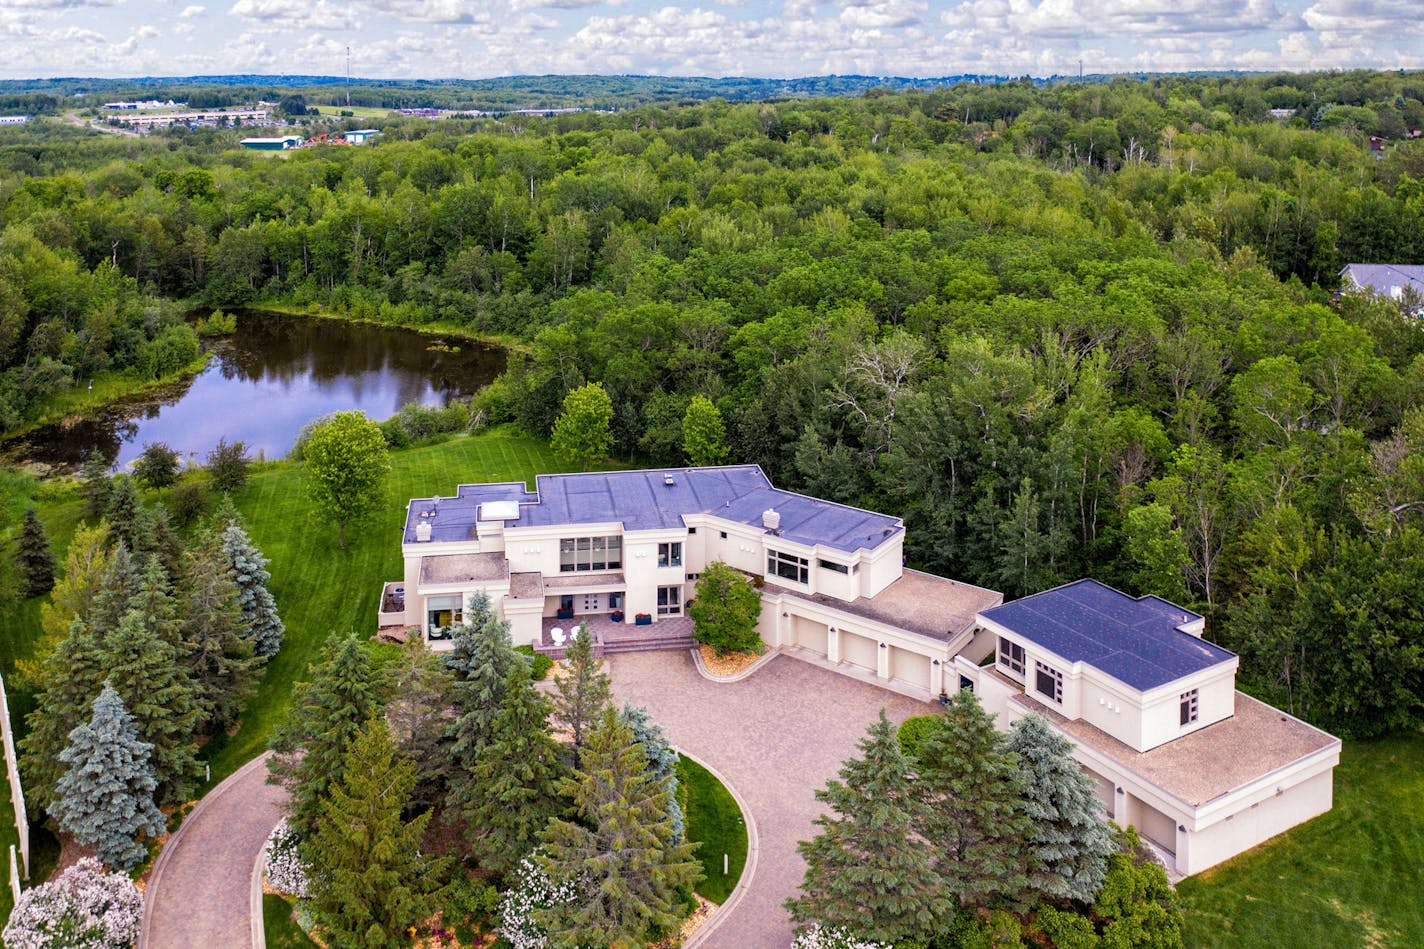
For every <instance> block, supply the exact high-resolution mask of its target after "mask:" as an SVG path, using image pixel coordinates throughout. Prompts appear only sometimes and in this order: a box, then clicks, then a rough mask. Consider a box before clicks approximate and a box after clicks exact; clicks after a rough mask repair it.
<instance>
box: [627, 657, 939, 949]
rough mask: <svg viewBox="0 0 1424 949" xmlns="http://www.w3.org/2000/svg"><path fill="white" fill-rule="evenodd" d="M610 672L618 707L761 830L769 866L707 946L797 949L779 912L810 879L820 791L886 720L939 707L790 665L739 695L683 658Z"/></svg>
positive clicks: (767, 672)
mask: <svg viewBox="0 0 1424 949" xmlns="http://www.w3.org/2000/svg"><path fill="white" fill-rule="evenodd" d="M605 664H606V668H607V670H608V673H609V675H610V676H611V677H612V679H613V693H614V696H615V697H616V699H617V700H618V701H619V702H620V703H622V702H631V703H633V704H635V705H646V706H647V707H648V710H649V711H650V712H651V713H652V716H653V718H654V719H655V720H656V721H657V722H658V723H659V724H660V725H662V726H663V727H664V728H665V729H667V733H668V737H669V739H671V741H672V742H673V744H674V745H676V746H677V747H679V748H685V749H687V751H688V753H689V754H691V755H693V756H694V757H696V758H698V759H699V760H702V761H705V762H707V763H708V764H710V765H712V767H714V768H716V769H717V770H718V771H719V772H721V773H722V774H723V775H725V776H726V778H727V780H728V781H729V782H731V783H732V784H734V785H736V787H737V790H738V791H739V792H740V793H741V795H742V797H743V799H745V800H746V802H747V805H748V806H749V807H750V808H751V811H752V817H753V819H754V820H755V821H756V825H757V831H758V833H759V835H760V847H761V854H760V859H759V860H758V863H757V866H756V869H755V872H754V875H753V877H752V879H751V880H750V881H748V882H749V883H750V887H749V890H748V892H747V893H746V895H745V896H744V897H743V898H742V900H741V901H740V902H739V903H737V905H736V906H734V907H732V909H731V910H730V912H729V914H728V916H727V917H726V918H725V919H724V920H723V921H722V922H721V924H720V925H718V926H717V928H716V929H715V930H714V931H713V932H712V933H711V935H710V937H709V938H708V939H707V941H706V942H705V943H704V944H703V945H705V946H707V947H708V949H722V947H725V949H781V947H784V946H786V945H788V944H789V943H790V941H791V922H790V920H789V919H788V917H787V915H786V911H785V910H784V909H782V907H781V903H782V901H783V900H784V899H786V898H787V897H788V896H794V895H795V893H796V888H797V887H798V886H800V884H801V878H802V875H803V874H804V873H805V871H806V864H805V862H804V861H802V859H801V856H800V855H799V854H798V853H797V852H796V842H797V841H798V840H803V839H806V838H809V837H810V836H811V835H812V833H813V832H814V831H815V829H816V828H815V826H814V825H813V824H812V821H813V820H815V818H816V817H817V816H818V815H820V814H821V813H822V812H823V810H824V808H823V806H822V805H821V803H820V802H819V801H817V800H816V797H815V792H816V789H818V788H821V787H824V786H825V783H826V781H827V780H828V779H830V778H833V777H835V776H836V772H837V771H838V770H839V768H840V764H841V762H842V761H844V760H845V759H846V758H849V757H850V756H851V755H853V754H855V751H856V748H855V743H856V741H858V740H859V739H860V738H861V737H862V736H863V735H864V734H865V730H866V728H867V727H869V725H870V723H871V722H873V721H874V720H875V717H876V715H877V714H879V711H880V709H881V708H884V709H885V710H886V714H888V715H889V716H890V718H891V719H892V720H893V721H896V722H899V721H902V720H903V719H905V718H908V717H909V716H911V715H923V714H926V713H928V712H930V711H932V710H933V709H934V708H935V706H933V705H931V704H928V703H925V702H918V701H915V700H914V699H910V698H906V697H904V696H902V695H898V694H896V693H894V692H889V691H887V690H884V689H880V688H876V687H875V686H873V685H869V684H866V683H864V682H860V681H857V680H855V679H851V678H849V677H846V676H841V675H836V674H835V673H834V672H829V671H827V670H825V669H820V668H818V667H816V666H812V665H810V664H809V663H805V662H801V661H799V660H797V659H793V658H791V657H790V656H777V657H776V658H775V659H772V660H771V661H770V662H769V663H767V664H766V665H765V666H763V667H762V668H761V669H759V670H757V671H756V673H754V674H753V675H752V676H750V677H749V678H747V679H744V680H742V681H740V682H731V683H724V682H711V681H708V680H707V679H704V678H703V677H702V676H701V675H699V674H698V672H697V670H696V668H695V667H694V666H693V663H692V657H691V653H685V652H647V653H625V654H620V655H615V656H609V657H608V658H607V659H606V660H605Z"/></svg>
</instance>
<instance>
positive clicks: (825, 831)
mask: <svg viewBox="0 0 1424 949" xmlns="http://www.w3.org/2000/svg"><path fill="white" fill-rule="evenodd" d="M858 747H859V748H860V751H861V757H859V758H852V759H850V760H849V761H847V762H845V763H844V764H843V765H841V769H840V780H831V781H829V782H827V783H826V787H825V789H824V790H820V791H817V792H816V800H818V801H821V802H822V803H824V804H826V805H828V806H829V807H830V810H831V813H830V814H827V815H822V816H820V817H818V818H816V821H815V822H816V824H817V825H818V826H819V827H820V828H821V830H820V832H818V833H817V834H816V836H815V837H813V838H812V839H811V840H809V841H802V842H801V843H799V844H797V845H796V849H797V850H798V851H799V852H800V854H801V855H802V856H803V857H805V858H806V876H805V879H804V880H803V881H802V883H801V893H802V895H801V896H799V897H796V898H793V899H789V900H787V901H786V908H787V909H788V910H790V912H791V915H792V918H794V919H796V920H798V921H800V922H815V923H819V924H821V925H822V926H825V927H843V928H845V929H846V930H849V931H850V932H853V933H855V934H856V935H857V936H858V937H860V938H862V939H869V940H874V941H876V942H878V943H887V944H895V943H900V942H909V941H927V940H929V939H930V938H931V937H933V936H935V935H936V934H937V933H939V932H940V931H941V930H942V928H943V926H944V923H945V921H946V920H948V919H950V918H951V917H952V916H953V915H954V912H955V906H954V903H953V900H952V898H951V896H950V895H949V894H948V893H947V892H946V891H945V890H944V886H943V883H942V882H941V880H940V877H939V874H938V873H936V872H935V870H934V868H933V866H932V865H931V862H930V854H931V848H930V847H926V846H925V843H924V841H923V840H920V839H917V838H916V837H915V835H914V828H916V827H918V826H920V825H921V824H923V823H924V821H925V818H926V814H925V807H926V805H925V803H924V802H923V801H922V800H921V799H920V798H919V797H918V796H917V795H916V793H915V788H914V782H913V780H912V768H913V764H912V761H911V760H910V759H909V758H907V757H906V756H905V754H904V752H903V751H901V750H900V742H899V739H898V738H897V737H896V735H895V729H894V727H893V726H892V725H891V724H890V722H889V721H888V720H887V719H886V717H885V710H884V709H881V711H880V719H879V720H878V721H877V722H875V723H874V724H872V725H871V726H870V729H869V731H868V732H867V733H866V736H865V737H864V738H862V739H861V740H860V743H859V746H858Z"/></svg>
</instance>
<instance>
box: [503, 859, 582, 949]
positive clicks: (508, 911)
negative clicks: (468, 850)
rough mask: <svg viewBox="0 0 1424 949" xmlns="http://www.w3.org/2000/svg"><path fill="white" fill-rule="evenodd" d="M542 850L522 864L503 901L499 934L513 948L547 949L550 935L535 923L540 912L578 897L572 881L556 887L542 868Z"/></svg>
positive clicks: (520, 863)
mask: <svg viewBox="0 0 1424 949" xmlns="http://www.w3.org/2000/svg"><path fill="white" fill-rule="evenodd" d="M537 853H538V851H535V853H532V854H530V855H529V856H527V857H525V858H524V859H523V860H521V861H520V862H519V869H518V870H516V871H515V872H514V885H513V886H511V887H510V888H509V892H507V893H505V894H504V899H502V900H500V902H499V919H500V926H499V934H500V935H501V936H503V937H504V941H505V942H507V943H509V944H510V946H512V947H513V949H544V947H545V946H547V945H548V944H549V936H548V934H547V933H545V932H544V930H543V928H542V927H541V926H540V925H539V923H538V921H537V920H535V918H534V917H535V914H536V912H537V911H538V910H542V909H548V908H549V907H551V906H557V905H559V904H560V903H571V902H573V900H574V899H575V898H576V897H577V896H578V893H577V890H576V888H575V886H574V884H573V882H572V881H567V882H565V883H561V884H559V885H558V886H555V885H554V883H553V882H552V881H551V880H550V879H549V875H548V874H547V873H545V872H544V870H543V868H542V867H540V866H539V861H538V860H537V859H536V855H537Z"/></svg>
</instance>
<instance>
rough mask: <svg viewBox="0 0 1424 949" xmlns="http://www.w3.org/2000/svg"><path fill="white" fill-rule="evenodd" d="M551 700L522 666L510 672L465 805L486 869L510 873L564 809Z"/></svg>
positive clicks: (469, 832) (470, 833)
mask: <svg viewBox="0 0 1424 949" xmlns="http://www.w3.org/2000/svg"><path fill="white" fill-rule="evenodd" d="M550 711H551V709H550V706H549V701H548V699H546V698H544V696H542V695H540V694H539V692H538V690H536V689H535V688H534V685H533V683H532V682H530V680H529V672H528V670H527V669H526V668H525V666H524V664H523V663H516V664H515V666H514V668H513V669H511V670H510V673H509V679H508V681H507V683H506V685H505V697H504V703H503V705H501V706H500V710H499V714H498V715H496V716H495V720H494V726H493V728H492V729H491V732H490V736H489V740H488V741H487V742H485V744H484V745H482V746H481V747H480V749H479V751H478V753H477V754H476V756H475V764H474V768H473V769H471V773H470V782H469V795H468V798H467V800H466V802H465V806H464V809H463V810H464V817H465V829H466V830H465V832H466V834H467V836H468V837H469V840H470V846H471V849H472V850H473V851H474V854H475V856H476V857H477V858H478V859H479V861H480V864H481V865H482V866H485V867H488V868H489V869H491V870H493V871H495V872H496V873H500V874H508V873H510V872H512V871H513V870H514V868H515V867H517V866H519V861H520V860H522V859H523V858H524V856H525V855H526V854H528V853H529V851H531V850H532V849H534V846H535V845H536V844H537V843H538V841H539V834H540V832H541V831H543V829H544V828H545V826H547V825H548V823H549V819H550V818H552V817H555V816H557V815H558V814H560V813H561V812H562V811H563V801H562V800H561V798H560V796H559V785H560V781H561V780H562V778H563V776H564V768H563V766H562V764H561V762H560V760H559V746H558V743H557V742H555V741H554V739H553V736H551V735H550V734H549V713H550Z"/></svg>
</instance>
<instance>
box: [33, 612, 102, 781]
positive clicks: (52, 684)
mask: <svg viewBox="0 0 1424 949" xmlns="http://www.w3.org/2000/svg"><path fill="white" fill-rule="evenodd" d="M106 666H107V660H106V658H105V655H104V644H103V637H102V636H100V635H99V634H98V633H97V632H96V631H95V630H94V629H93V627H92V626H90V625H89V624H88V623H85V622H84V621H82V620H80V619H75V620H73V621H72V622H71V623H70V624H69V633H68V635H66V636H65V637H64V638H63V639H62V640H60V642H59V645H57V646H56V647H55V648H54V649H53V650H51V651H50V654H49V656H48V657H47V658H46V659H45V661H44V665H43V668H42V670H41V675H40V682H41V683H43V685H42V687H41V690H40V692H39V694H38V695H36V696H35V709H34V711H32V712H30V714H29V715H27V716H25V722H26V723H27V724H28V725H29V732H28V734H26V735H25V737H24V738H22V739H20V770H21V772H22V773H23V774H24V776H25V794H26V796H27V797H28V798H29V799H30V802H31V803H32V804H36V805H38V806H40V807H42V808H45V809H48V808H49V807H50V805H51V804H52V803H53V802H54V793H55V787H56V786H57V785H58V784H59V779H60V778H61V777H62V776H63V775H64V772H65V770H66V767H65V765H64V763H63V762H62V761H60V760H59V756H60V753H61V752H63V751H64V749H65V748H67V747H68V746H69V733H70V732H72V731H73V730H74V729H75V728H77V727H79V725H81V724H83V723H84V722H85V721H86V720H87V718H88V717H89V715H90V714H91V713H92V711H93V705H94V699H95V697H96V696H98V694H99V692H100V690H101V689H102V688H103V686H104V677H105V674H106Z"/></svg>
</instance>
